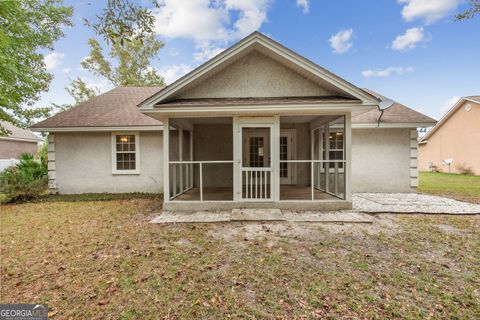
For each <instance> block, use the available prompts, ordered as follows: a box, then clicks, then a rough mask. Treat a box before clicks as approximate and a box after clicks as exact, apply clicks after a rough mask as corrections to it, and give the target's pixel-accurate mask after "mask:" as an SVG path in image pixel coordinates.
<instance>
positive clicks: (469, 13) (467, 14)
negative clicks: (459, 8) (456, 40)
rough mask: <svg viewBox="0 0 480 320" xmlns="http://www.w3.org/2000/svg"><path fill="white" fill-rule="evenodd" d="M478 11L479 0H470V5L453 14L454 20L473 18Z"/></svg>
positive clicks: (479, 10) (479, 11) (479, 8)
mask: <svg viewBox="0 0 480 320" xmlns="http://www.w3.org/2000/svg"><path fill="white" fill-rule="evenodd" d="M479 13H480V0H470V7H469V8H468V9H467V10H466V11H464V12H462V13H460V14H457V15H456V16H455V19H456V20H465V19H471V18H473V17H474V16H475V15H476V14H479Z"/></svg>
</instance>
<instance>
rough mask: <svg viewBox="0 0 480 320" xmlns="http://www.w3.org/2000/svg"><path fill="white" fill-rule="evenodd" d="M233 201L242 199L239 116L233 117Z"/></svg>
mask: <svg viewBox="0 0 480 320" xmlns="http://www.w3.org/2000/svg"><path fill="white" fill-rule="evenodd" d="M232 128H233V201H240V200H241V198H242V167H241V163H242V138H241V134H240V127H239V124H238V116H234V117H233V121H232Z"/></svg>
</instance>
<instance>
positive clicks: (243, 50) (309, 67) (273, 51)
mask: <svg viewBox="0 0 480 320" xmlns="http://www.w3.org/2000/svg"><path fill="white" fill-rule="evenodd" d="M253 50H258V51H260V52H262V53H264V54H267V55H268V56H269V57H271V58H272V59H275V60H277V61H281V62H282V63H285V64H286V65H287V66H290V67H294V68H296V69H297V70H300V71H302V73H305V74H306V75H308V76H310V77H311V78H312V79H313V78H316V79H319V80H322V81H324V82H325V83H328V84H329V85H330V86H332V87H333V88H336V89H337V90H338V91H341V92H343V93H344V94H345V95H346V96H350V97H353V98H356V99H359V100H361V101H362V103H363V104H365V105H376V104H378V102H379V101H378V99H377V98H376V97H374V96H373V95H371V94H369V93H367V92H365V91H363V90H362V89H360V88H358V87H356V86H354V85H353V84H351V83H349V82H347V81H346V80H344V79H342V78H340V77H338V76H337V75H335V74H333V73H331V72H330V71H328V70H326V69H324V68H322V67H320V66H319V65H317V64H315V63H314V62H312V61H310V60H308V59H306V58H304V57H302V56H301V55H299V54H297V53H295V52H294V51H292V50H290V49H288V48H286V47H285V46H283V45H281V44H280V43H278V42H276V41H274V40H272V39H271V38H269V37H267V36H265V35H264V34H262V33H260V32H258V31H255V32H253V33H251V34H250V35H248V36H246V37H245V38H243V39H242V40H240V41H239V42H237V43H236V44H234V45H233V46H231V47H229V48H228V49H226V50H225V51H223V52H221V53H219V54H218V55H217V56H215V57H213V58H212V59H210V60H208V61H207V62H205V63H204V64H202V65H200V66H199V67H197V68H196V69H194V70H193V71H191V72H190V73H188V74H186V75H185V76H183V77H181V78H180V79H178V80H177V81H175V82H173V83H172V84H170V85H169V86H167V87H165V88H164V89H163V90H161V91H160V92H158V93H157V94H155V95H153V96H152V97H150V98H148V99H147V100H145V101H144V102H142V104H141V105H140V107H141V109H142V110H148V109H153V108H155V105H156V104H158V103H162V102H165V101H169V99H172V97H174V96H175V95H176V94H177V93H178V92H180V90H182V89H186V88H187V87H191V86H192V83H193V82H195V81H196V80H199V79H205V77H206V75H207V74H213V73H215V72H216V71H218V70H219V69H220V68H223V67H225V65H228V64H230V63H232V62H234V61H236V60H238V59H239V58H240V57H242V56H244V55H246V54H248V53H250V52H252V51H253Z"/></svg>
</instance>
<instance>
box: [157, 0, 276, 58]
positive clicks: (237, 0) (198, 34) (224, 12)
mask: <svg viewBox="0 0 480 320" xmlns="http://www.w3.org/2000/svg"><path fill="white" fill-rule="evenodd" d="M268 2H269V0H216V1H209V0H189V1H178V0H163V1H160V7H159V8H158V9H156V10H155V17H156V22H155V32H156V33H157V34H159V35H161V36H164V37H166V38H184V39H189V40H193V41H194V42H195V46H196V49H197V50H198V51H199V52H198V53H199V54H198V55H197V56H196V57H197V59H198V58H206V57H208V56H210V55H211V54H209V53H211V52H215V51H217V52H218V51H219V50H220V49H218V48H223V47H225V46H226V45H227V43H228V42H229V41H233V40H238V39H240V38H242V37H244V36H246V35H248V34H250V33H251V32H253V31H255V30H258V29H259V28H260V27H261V25H262V24H263V22H264V21H266V19H267V9H268V8H267V7H268ZM215 48H217V49H215Z"/></svg>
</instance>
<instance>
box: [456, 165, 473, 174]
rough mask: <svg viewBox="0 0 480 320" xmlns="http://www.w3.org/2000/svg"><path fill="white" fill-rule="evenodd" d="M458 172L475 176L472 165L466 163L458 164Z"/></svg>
mask: <svg viewBox="0 0 480 320" xmlns="http://www.w3.org/2000/svg"><path fill="white" fill-rule="evenodd" d="M457 170H458V173H460V174H463V175H466V176H473V174H474V173H473V169H472V167H469V166H467V165H466V164H465V163H462V164H459V165H457Z"/></svg>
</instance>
